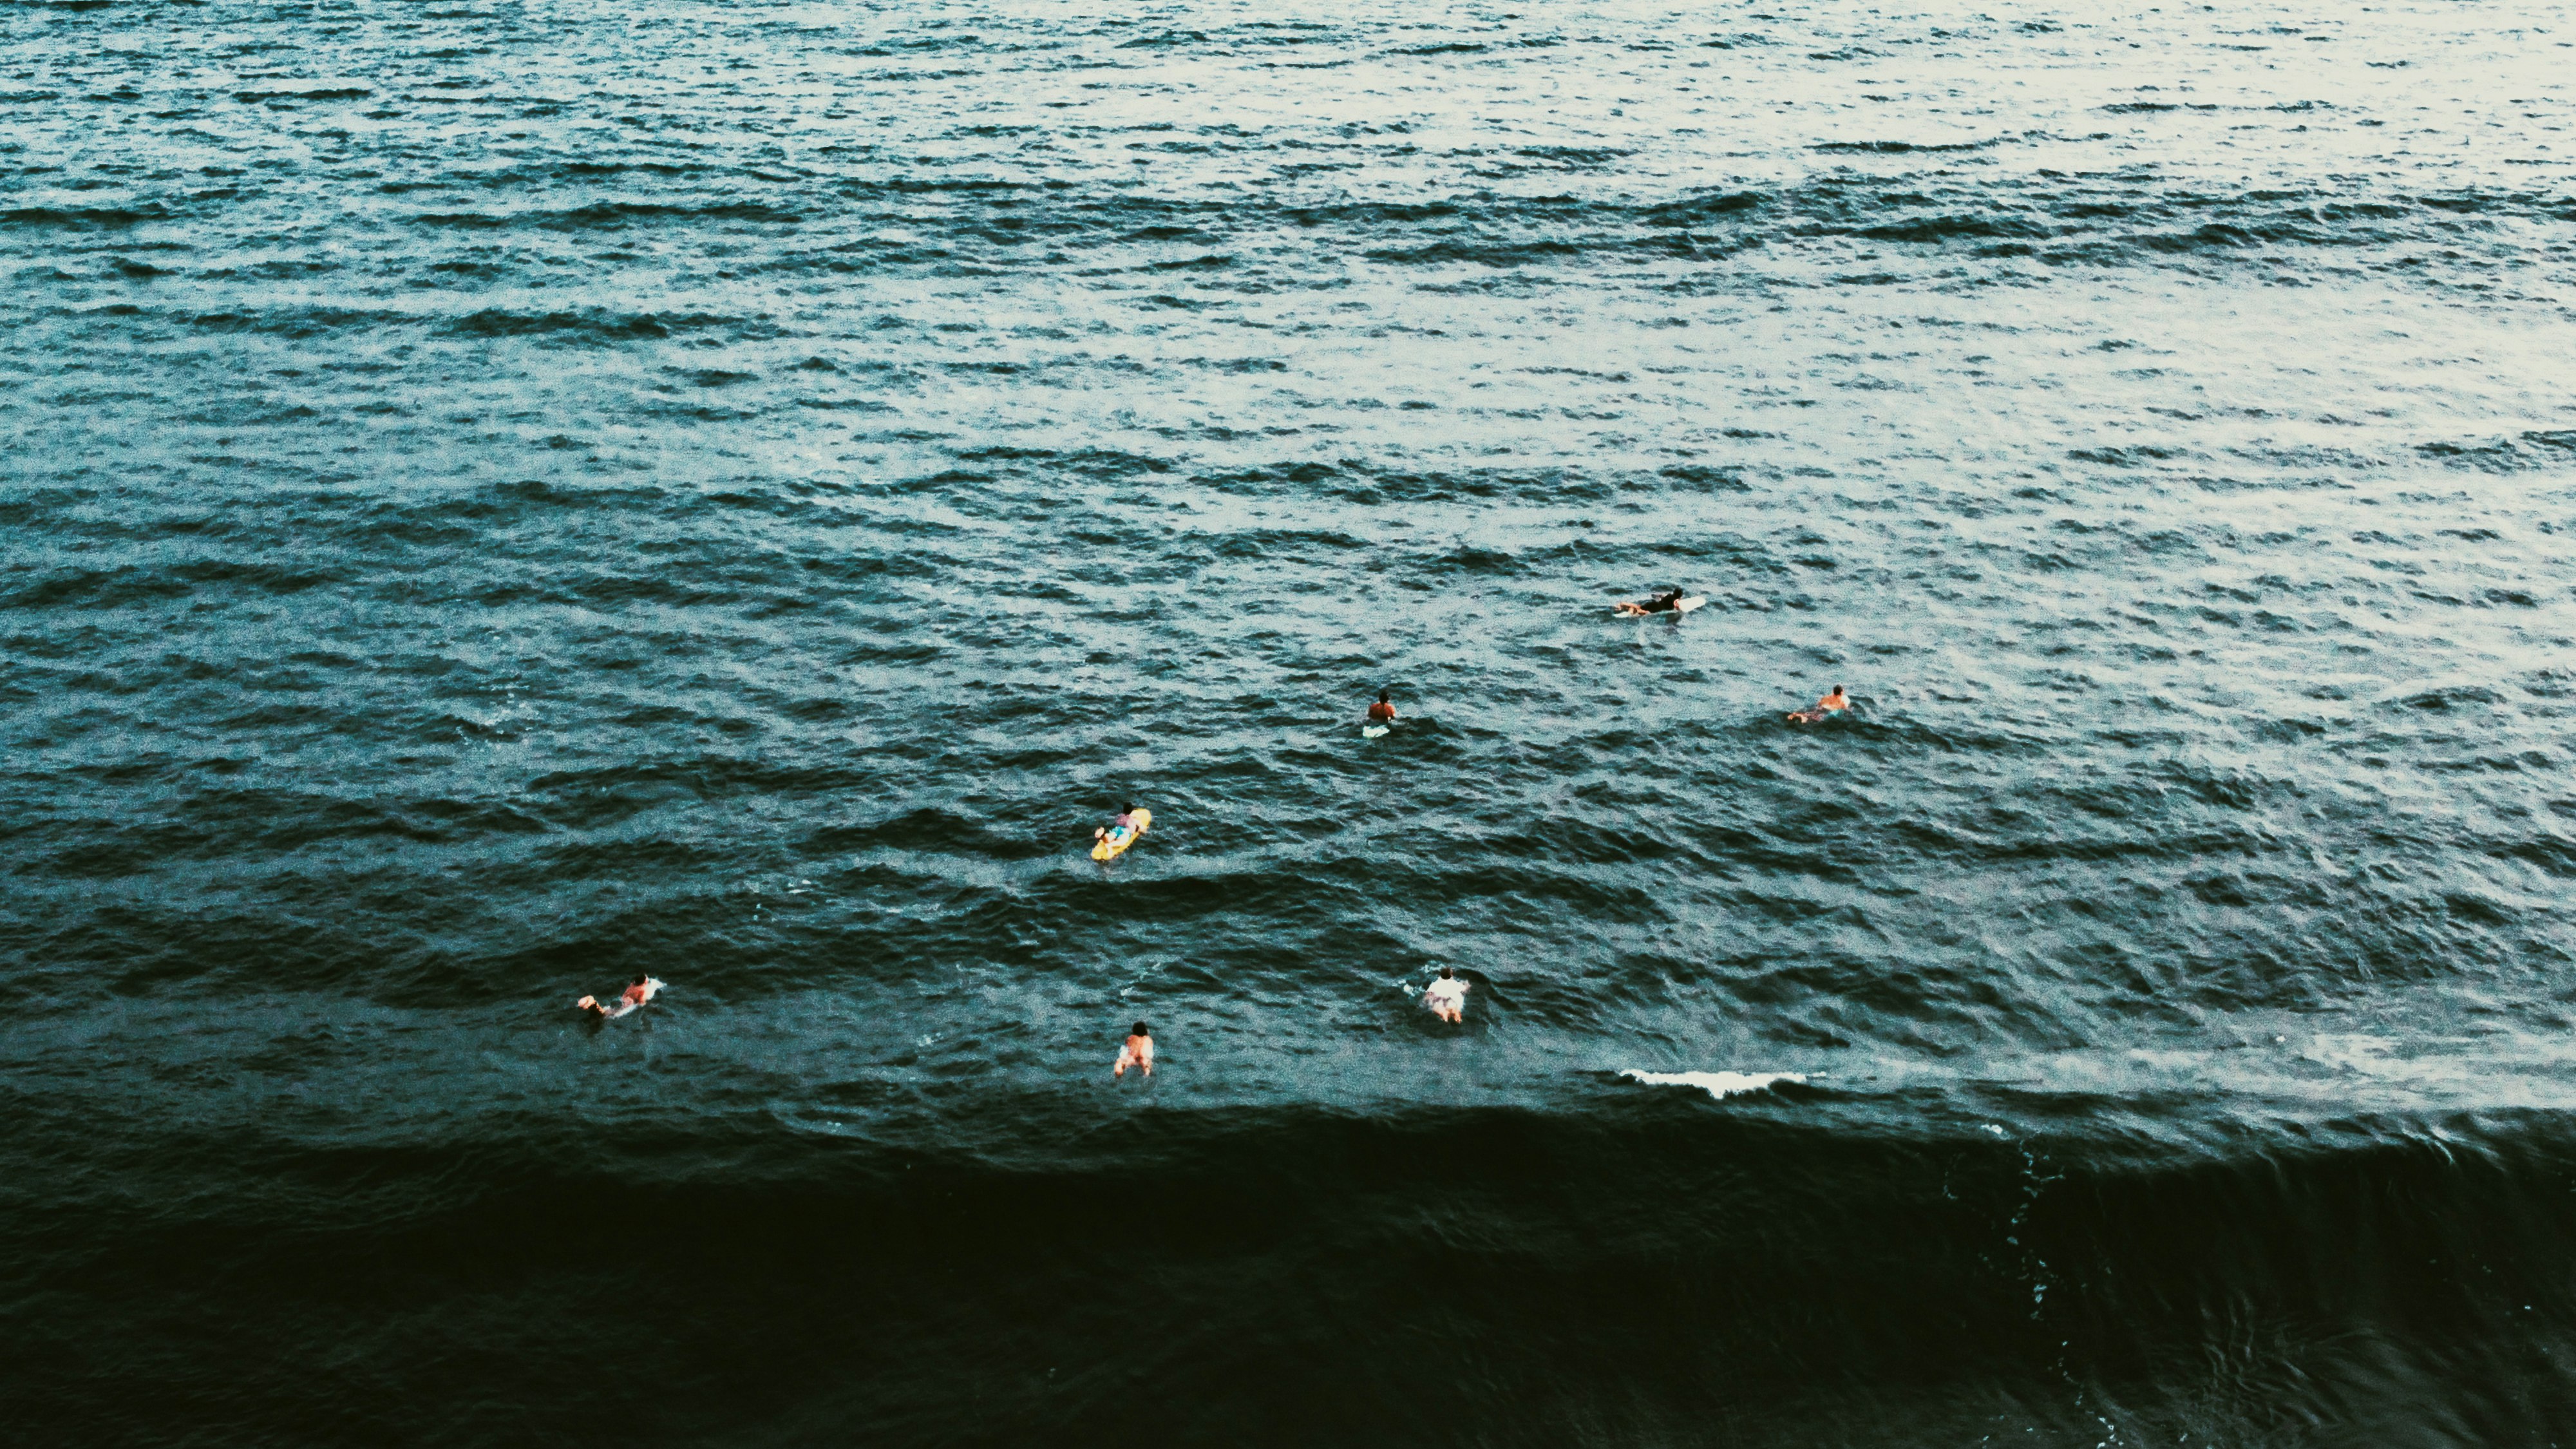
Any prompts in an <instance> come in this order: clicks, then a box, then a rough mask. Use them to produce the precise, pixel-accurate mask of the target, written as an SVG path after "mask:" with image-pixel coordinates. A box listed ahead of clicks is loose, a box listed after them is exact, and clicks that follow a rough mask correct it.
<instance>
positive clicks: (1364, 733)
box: [1360, 725, 1391, 740]
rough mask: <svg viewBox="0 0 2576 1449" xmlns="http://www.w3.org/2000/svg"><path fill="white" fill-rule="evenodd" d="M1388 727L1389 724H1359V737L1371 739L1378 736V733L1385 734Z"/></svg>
mask: <svg viewBox="0 0 2576 1449" xmlns="http://www.w3.org/2000/svg"><path fill="white" fill-rule="evenodd" d="M1390 728H1391V726H1388V725H1362V726H1360V738H1361V739H1364V740H1373V739H1376V738H1378V737H1379V736H1380V735H1383V734H1385V733H1386V732H1387V730H1388V729H1390Z"/></svg>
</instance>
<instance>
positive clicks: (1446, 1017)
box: [1422, 966, 1467, 1023]
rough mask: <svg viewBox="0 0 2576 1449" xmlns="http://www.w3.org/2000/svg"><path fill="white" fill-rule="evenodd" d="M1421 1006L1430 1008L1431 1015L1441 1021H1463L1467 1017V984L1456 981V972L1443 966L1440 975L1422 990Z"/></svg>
mask: <svg viewBox="0 0 2576 1449" xmlns="http://www.w3.org/2000/svg"><path fill="white" fill-rule="evenodd" d="M1422 1004H1423V1005H1425V1006H1427V1007H1430V1008H1431V1014H1432V1015H1433V1016H1436V1017H1438V1018H1440V1019H1441V1020H1442V1021H1446V1022H1451V1023H1456V1022H1460V1021H1463V1020H1465V1019H1466V1015H1467V983H1466V982H1464V981H1461V980H1459V979H1458V973H1457V972H1455V971H1452V970H1450V969H1449V968H1448V967H1446V966H1443V967H1441V968H1440V974H1439V975H1438V976H1436V977H1433V978H1432V981H1431V984H1430V985H1429V986H1428V987H1426V988H1424V990H1423V992H1422Z"/></svg>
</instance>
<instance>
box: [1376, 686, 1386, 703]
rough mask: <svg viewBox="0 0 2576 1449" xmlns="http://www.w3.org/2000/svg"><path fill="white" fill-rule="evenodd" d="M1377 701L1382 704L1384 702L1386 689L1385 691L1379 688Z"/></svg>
mask: <svg viewBox="0 0 2576 1449" xmlns="http://www.w3.org/2000/svg"><path fill="white" fill-rule="evenodd" d="M1377 702H1378V703H1380V704H1384V703H1386V691H1385V690H1383V689H1381V690H1379V691H1378V692H1377Z"/></svg>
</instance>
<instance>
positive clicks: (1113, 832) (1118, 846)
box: [1091, 805, 1154, 860]
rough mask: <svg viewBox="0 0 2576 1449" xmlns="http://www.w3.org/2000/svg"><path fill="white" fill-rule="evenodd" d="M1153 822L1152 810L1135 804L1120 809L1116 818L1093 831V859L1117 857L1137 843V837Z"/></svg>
mask: <svg viewBox="0 0 2576 1449" xmlns="http://www.w3.org/2000/svg"><path fill="white" fill-rule="evenodd" d="M1153 822H1154V813H1153V812H1152V811H1150V810H1139V809H1137V808H1136V807H1135V806H1133V805H1130V806H1128V807H1126V808H1125V809H1123V810H1120V811H1119V812H1118V818H1117V819H1116V820H1113V821H1111V822H1110V823H1109V824H1107V825H1104V826H1101V827H1100V828H1098V829H1096V830H1094V831H1092V832H1091V858H1092V859H1093V860H1110V859H1113V858H1115V857H1116V856H1117V855H1118V854H1119V853H1120V852H1121V851H1124V850H1125V849H1126V848H1127V847H1128V846H1131V845H1133V844H1135V843H1136V837H1137V836H1139V835H1142V834H1144V833H1145V827H1146V826H1148V825H1151V824H1153Z"/></svg>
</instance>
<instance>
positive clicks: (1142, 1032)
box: [1127, 1021, 1154, 1036]
mask: <svg viewBox="0 0 2576 1449" xmlns="http://www.w3.org/2000/svg"><path fill="white" fill-rule="evenodd" d="M1127 1034H1128V1035H1129V1036H1152V1035H1153V1034H1154V1029H1153V1028H1152V1027H1150V1026H1147V1025H1146V1024H1145V1023H1143V1022H1141V1021H1140V1022H1138V1023H1136V1024H1135V1025H1134V1026H1131V1027H1129V1028H1127Z"/></svg>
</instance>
